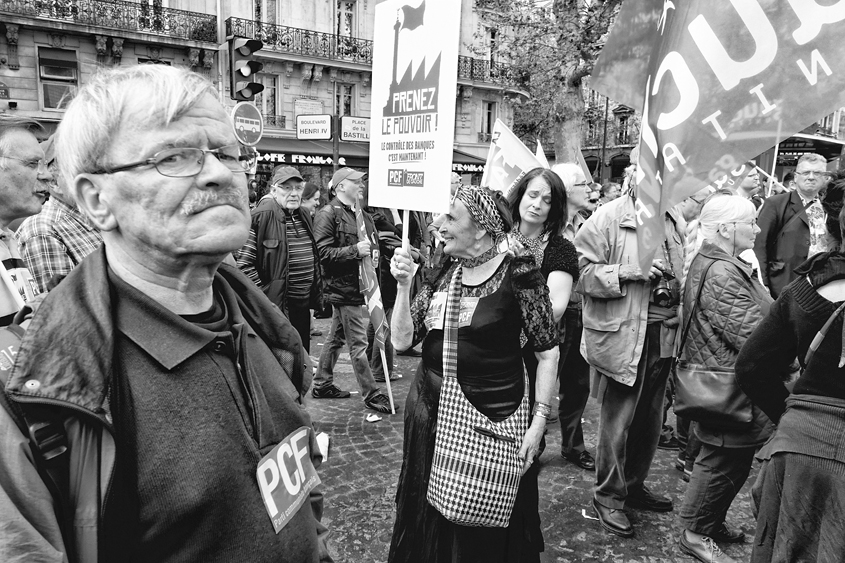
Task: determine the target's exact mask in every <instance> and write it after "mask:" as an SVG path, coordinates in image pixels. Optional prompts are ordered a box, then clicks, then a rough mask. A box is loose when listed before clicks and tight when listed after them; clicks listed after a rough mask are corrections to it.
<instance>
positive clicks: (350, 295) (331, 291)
mask: <svg viewBox="0 0 845 563" xmlns="http://www.w3.org/2000/svg"><path fill="white" fill-rule="evenodd" d="M363 178H364V173H363V172H358V171H356V170H353V169H352V168H341V169H339V170H338V171H337V172H335V173H334V176H332V183H331V185H332V188H333V189H334V190H335V194H336V195H335V197H334V199H332V200H331V201H330V202H329V204H328V205H326V206H324V207H323V208H322V209H320V211H318V212H317V216H316V218H315V219H314V235H315V237H316V238H317V249H318V250H319V251H320V264H321V265H322V267H323V279H324V280H325V285H324V292H325V294H326V298H327V300H328V301H329V302H330V303H331V304H332V306H333V310H334V311H333V313H332V327H331V330H330V331H329V337H328V339H327V340H326V343H325V345H324V347H323V352H322V354H320V362H319V364H318V366H317V373H316V375H315V376H314V387H313V389H312V390H311V394H312V396H313V397H314V398H316V399H345V398H347V397H349V391H345V390H343V389H340V388H339V387H337V386H336V385H335V384H334V366H335V364H336V363H337V358H338V355H339V354H340V349H341V348H342V347H343V344H344V342H346V343H348V345H349V357H350V358H351V360H352V369H353V371H354V372H355V378H356V379H357V380H358V385H359V386H360V387H361V395H362V396H363V398H364V404H365V405H366V406H367V408H370V409H373V410H375V411H377V412H380V413H388V412H390V400H389V399H388V398H387V395H385V394H384V393H382V392H381V390H380V389H379V388H378V387H377V386H376V382H375V379H374V378H373V372H372V370H371V369H370V364H369V361H368V359H367V324H368V323H369V317H368V315H367V313H366V311H365V309H364V307H363V305H364V295H363V293H361V287H360V284H359V281H358V265H359V263H360V261H361V259H362V258H363V257H364V256H367V255H368V254H370V255H372V256H373V263H374V264H378V263H379V262H378V234H377V233H376V229H375V225H374V224H373V220H372V218H371V217H370V215H369V213H367V212H365V211H363V210H362V213H363V217H364V226H365V230H366V233H367V236H366V238H365V239H362V240H361V238H362V237H359V235H358V226H357V223H356V220H355V206H357V205H359V203H358V199H359V197H360V196H361V192H362V189H363V187H364V182H363V181H362V180H363Z"/></svg>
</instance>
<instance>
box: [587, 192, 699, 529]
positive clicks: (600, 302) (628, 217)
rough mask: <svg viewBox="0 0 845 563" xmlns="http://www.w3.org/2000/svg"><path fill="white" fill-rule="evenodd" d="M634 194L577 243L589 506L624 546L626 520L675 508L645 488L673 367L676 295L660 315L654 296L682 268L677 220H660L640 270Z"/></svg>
mask: <svg viewBox="0 0 845 563" xmlns="http://www.w3.org/2000/svg"><path fill="white" fill-rule="evenodd" d="M634 203H635V199H634V196H633V195H632V194H626V195H623V196H622V197H620V198H618V199H616V200H614V201H611V202H609V203H607V204H605V205H603V206H602V207H600V208H599V209H598V210H597V211H596V213H595V214H594V215H593V216H592V217H591V218H590V219H589V220H588V221H587V222H586V223H584V225H583V226H582V227H581V230H580V231H579V232H578V235H577V236H576V237H575V247H576V249H577V250H578V265H579V268H580V270H581V278H580V279H579V281H578V286H577V291H578V292H579V293H581V294H582V295H583V296H584V300H583V320H584V337H583V340H582V353H584V355H585V357H586V359H587V362H589V364H590V365H591V366H592V367H594V368H595V369H596V370H597V372H598V374H599V375H600V378H599V380H598V382H597V383H598V385H597V386H594V388H593V390H594V391H593V392H594V394H595V396H596V397H597V398H598V400H599V402H600V403H601V419H600V426H599V443H598V447H597V449H596V453H597V455H596V487H595V490H594V496H593V506H594V508H595V510H596V514H597V515H598V517H599V521H600V522H601V525H602V526H603V527H604V528H605V529H606V530H608V531H609V532H612V533H614V534H617V535H619V536H622V537H631V536H633V535H634V530H633V528H632V526H631V523H630V522H629V521H628V517H627V515H626V514H625V512H624V511H623V508H625V507H626V506H627V507H629V508H640V509H643V510H652V511H658V512H669V511H671V510H672V508H673V507H672V502H671V501H670V500H669V499H668V498H665V497H662V496H659V495H656V494H655V493H653V492H651V491H650V490H649V489H648V488H647V487H646V486H645V479H646V477H647V476H648V471H649V468H650V466H651V462H652V459H653V457H654V453H655V451H656V449H657V442H658V439H659V436H660V430H661V423H662V411H663V397H664V390H665V388H666V379H667V377H668V375H669V370H670V367H671V356H672V354H673V349H672V348H673V342H674V336H675V327H676V326H677V324H678V320H677V304H678V302H679V297H680V291H679V285H678V283H677V281H676V280H668V279H667V280H666V281H668V287H669V291H670V293H671V300H670V302H669V303H668V304H666V303H662V305H663V306H660V305H658V304H657V303H656V301H657V300H656V299H655V298H654V290H655V288H656V285H657V283H658V282H659V280H661V279H666V278H668V276H666V275H665V273H666V272H678V273H680V272H681V269H682V267H683V244H682V240H683V239H682V233H683V228H684V227H683V219H682V218H680V216H677V215H671V216H670V215H669V214H667V215H666V216H665V237H666V239H665V243H664V244H661V248H660V249H658V252H657V254H656V255H655V259H654V261H653V265H652V267H651V269H650V271H649V272H645V273H644V272H641V271H640V268H639V266H638V264H639V255H638V251H637V230H636V229H637V220H636V213H635V207H634Z"/></svg>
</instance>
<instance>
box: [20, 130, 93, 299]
mask: <svg viewBox="0 0 845 563" xmlns="http://www.w3.org/2000/svg"><path fill="white" fill-rule="evenodd" d="M54 141H55V135H54V136H51V137H50V138H49V139H48V140H46V141H44V142H43V143H41V146H42V148H43V149H44V157H45V160H46V161H47V167H48V169H49V171H50V175H51V176H52V179H51V180H50V182H49V183H48V189H49V191H50V199H49V200H47V203H45V204H44V206H43V207H42V208H41V212H40V213H39V214H38V215H33V216H31V217H27V218H26V219H25V220H24V222H23V223H21V226H20V227H19V228H18V230H17V232H16V233H15V238H16V239H17V241H18V244H19V245H20V250H21V256H22V257H23V260H24V262H26V265H27V267H28V268H29V271H30V272H32V275H33V277H34V278H35V283H36V284H38V289H40V290H41V291H48V290H49V289H50V288H51V287H53V286H54V285H56V284H57V283H58V282H60V281H61V280H62V279H63V278H64V277H65V276H67V275H68V274H69V273H70V271H71V270H72V269H74V268H75V267H76V266H77V265H79V263H80V262H82V259H83V258H85V257H86V256H88V255H89V254H91V253H92V252H94V251H95V250H97V248H98V247H99V246H100V245H101V244H102V243H103V237H102V236H101V235H100V231H98V230H97V229H96V228H94V225H92V224H91V222H90V221H89V220H88V219H87V218H86V217H85V215H84V214H83V213H82V212H81V211H80V210H79V208H78V207H77V206H76V203H75V202H74V201H73V198H72V197H71V195H70V193H69V192H68V189H67V186H66V185H65V183H64V180H62V178H61V177H60V176H59V165H58V162H56V158H55V142H54Z"/></svg>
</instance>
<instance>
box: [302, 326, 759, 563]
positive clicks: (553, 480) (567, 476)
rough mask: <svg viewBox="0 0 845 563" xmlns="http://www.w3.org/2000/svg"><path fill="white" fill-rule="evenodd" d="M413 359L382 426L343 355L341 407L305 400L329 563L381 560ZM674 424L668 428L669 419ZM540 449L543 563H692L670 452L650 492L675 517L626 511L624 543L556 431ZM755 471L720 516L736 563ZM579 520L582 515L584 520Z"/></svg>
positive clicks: (591, 418)
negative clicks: (681, 539)
mask: <svg viewBox="0 0 845 563" xmlns="http://www.w3.org/2000/svg"><path fill="white" fill-rule="evenodd" d="M329 324H330V323H329V320H322V319H321V320H316V321H315V328H317V329H320V330H322V331H323V333H324V334H328V329H329ZM324 339H325V337H324V336H320V337H316V338H313V339H312V341H311V351H312V357H313V358H314V360H315V361H314V365H316V364H317V362H316V359H317V358H318V357H319V354H320V351H321V350H322V342H323V340H324ZM418 363H419V359H418V358H413V357H405V356H397V357H396V364H397V365H396V373H398V374H401V375H402V378H401V379H399V380H397V381H394V382H393V383H392V387H393V394H394V398H395V400H396V406H397V413H396V414H395V415H380V416H382V420H381V421H378V422H375V423H370V422H367V421H366V420H365V417H366V416H367V414H370V413H372V412H373V411H371V410H369V409H366V408H364V404H363V401H362V400H361V394H360V390H359V389H358V385H357V383H356V381H355V376H354V374H353V373H352V366H351V364H350V363H349V355H348V353H347V352H346V351H344V353H343V354H341V357H340V360H339V361H338V365H337V368H336V369H335V382H336V384H337V385H338V386H339V387H341V388H342V389H347V390H349V391H351V392H353V395H352V397H351V398H349V399H321V400H316V399H314V398H312V397H311V396H310V394H309V396H308V398H307V399H306V402H305V404H306V406H307V408H308V410H309V412H310V413H311V417H312V419H313V422H314V425H315V427H316V429H317V431H318V432H326V433H327V434H329V436H330V437H331V446H330V450H329V456H328V460H327V461H326V462H324V463H323V466H322V468H321V469H320V477H321V479H322V480H323V484H324V492H325V498H326V501H325V502H326V504H325V506H326V508H325V514H324V518H323V520H324V522H326V523H327V525H328V526H329V528H330V529H331V530H332V535H331V538H330V541H329V548H330V551H331V554H332V556H333V557H334V559H335V561H336V562H337V563H368V562H379V563H381V562H384V561H386V560H387V550H388V546H389V545H390V536H391V533H392V529H393V518H394V495H395V492H396V483H397V480H398V477H399V470H400V467H401V465H402V436H403V413H404V404H405V397H406V396H407V393H408V388H409V386H410V384H411V381H412V379H413V376H414V373H415V372H416V367H417V364H418ZM584 419H585V422H584V435H585V439H586V442H587V448H588V449H589V450H590V451H591V452H593V453H594V452H595V443H596V432H597V430H598V428H597V426H598V405H596V404H595V403H594V402H593V401H592V399H591V400H590V402H589V403H588V405H587V409H586V412H585V414H584ZM672 422H674V421H672ZM546 440H547V443H548V445H547V448H546V451H545V452H544V453H543V455H542V457H541V458H540V461H541V463H542V464H543V466H542V468H541V471H540V518H541V520H542V523H543V536H544V539H545V544H546V551H545V553H544V554H543V557H542V561H544V562H561V563H565V562H576V561H612V562H625V563H627V562H649V563H658V562H669V561H679V562H681V561H689V562H691V561H694V560H693V559H692V558H690V557H687V556H685V555H683V554H682V553H681V552H680V550H679V549H678V546H677V538H678V534H679V533H680V530H681V528H680V527H679V525H678V523H677V521H676V514H677V510H678V508H679V507H680V505H681V503H682V501H683V495H684V488H685V486H686V483H685V482H684V481H682V480H681V478H680V472H679V471H678V470H676V469H675V468H674V466H673V460H674V456H675V455H676V454H675V453H674V452H669V451H662V450H658V453H657V456H656V457H655V460H654V464H653V466H652V470H651V474H650V477H649V479H648V484H649V486H650V487H651V489H652V490H654V491H656V492H658V493H661V494H665V495H668V496H670V497H671V498H672V499H673V500H674V502H675V512H674V513H668V514H658V513H653V512H645V511H639V510H629V511H628V516H629V518H630V519H631V522H632V524H633V525H634V528H635V530H636V535H635V537H634V538H632V539H623V538H619V537H617V536H614V535H611V534H609V533H606V532H605V531H604V530H602V528H601V527H600V526H599V524H598V522H597V521H595V520H594V519H592V517H593V513H592V509H591V507H590V499H591V493H590V489H591V487H592V486H593V476H594V474H593V473H592V472H587V471H583V470H581V469H580V468H578V467H576V466H575V465H572V464H571V463H569V462H567V461H565V460H563V459H562V458H561V457H560V455H559V451H560V427H559V426H558V425H550V428H549V431H548V435H547V437H546ZM757 469H758V467H757V465H756V464H755V467H754V469H753V470H752V474H751V476H750V477H749V479H748V482H747V483H746V484H745V486H744V487H743V488H742V491H741V492H740V494H739V495H738V496H737V498H736V499H735V500H734V502H733V505H732V506H731V509H730V511H729V512H728V518H727V521H728V524H730V525H731V526H734V527H738V528H741V529H742V530H743V531H744V532H745V533H746V536H748V538H747V539H746V542H747V543H745V544H741V545H730V546H728V545H722V548H723V549H724V551H725V553H727V554H728V555H730V556H731V557H733V558H735V559H737V560H739V561H747V560H748V559H749V557H750V555H751V544H750V543H748V542H750V541H751V539H752V538H753V536H754V525H755V524H754V518H753V517H752V513H751V495H750V492H749V491H750V487H751V485H752V484H753V482H754V479H755V478H756V475H757ZM584 514H586V516H587V517H585V516H584Z"/></svg>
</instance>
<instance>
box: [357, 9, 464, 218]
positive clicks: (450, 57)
mask: <svg viewBox="0 0 845 563" xmlns="http://www.w3.org/2000/svg"><path fill="white" fill-rule="evenodd" d="M460 21H461V3H460V2H456V1H455V0H386V1H384V2H381V3H380V4H378V5H377V6H376V8H375V25H374V27H373V29H375V38H374V45H373V89H372V120H371V121H370V174H369V188H370V193H369V202H370V205H373V206H377V207H392V208H396V209H412V210H415V211H432V212H437V213H443V212H446V211H448V210H449V184H450V179H451V175H452V144H453V141H454V133H455V91H456V88H457V76H458V46H459V44H458V41H459V36H460V27H459V26H460Z"/></svg>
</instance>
